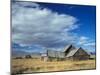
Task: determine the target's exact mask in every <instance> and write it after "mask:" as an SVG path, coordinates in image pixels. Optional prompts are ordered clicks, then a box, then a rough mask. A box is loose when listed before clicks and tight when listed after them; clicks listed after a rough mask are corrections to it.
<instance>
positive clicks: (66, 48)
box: [63, 44, 75, 52]
mask: <svg viewBox="0 0 100 75" xmlns="http://www.w3.org/2000/svg"><path fill="white" fill-rule="evenodd" d="M70 47H73V48H75V47H74V46H73V45H72V44H69V45H67V46H66V47H65V48H64V50H63V52H65V51H66V50H68V49H69V48H70Z"/></svg>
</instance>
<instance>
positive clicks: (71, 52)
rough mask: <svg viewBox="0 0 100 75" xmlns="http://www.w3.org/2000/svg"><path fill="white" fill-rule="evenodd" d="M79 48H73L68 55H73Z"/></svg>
mask: <svg viewBox="0 0 100 75" xmlns="http://www.w3.org/2000/svg"><path fill="white" fill-rule="evenodd" d="M78 50H79V48H78V49H73V50H71V51H70V52H69V53H68V54H67V56H66V57H70V56H73V55H74V54H75V53H76V52H77V51H78Z"/></svg>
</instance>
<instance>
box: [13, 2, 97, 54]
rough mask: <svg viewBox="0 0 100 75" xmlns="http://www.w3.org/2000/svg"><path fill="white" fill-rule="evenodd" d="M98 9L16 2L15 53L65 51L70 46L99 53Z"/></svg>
mask: <svg viewBox="0 0 100 75" xmlns="http://www.w3.org/2000/svg"><path fill="white" fill-rule="evenodd" d="M95 15H96V7H95V6H84V5H70V4H55V3H37V2H35V3H34V2H13V3H12V49H13V50H19V51H26V52H44V51H45V50H46V49H53V50H63V48H64V47H65V46H66V45H68V44H73V45H75V46H76V47H83V48H84V49H86V50H88V51H95V33H96V32H95V26H96V16H95Z"/></svg>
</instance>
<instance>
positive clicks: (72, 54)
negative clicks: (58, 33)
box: [64, 45, 90, 60]
mask: <svg viewBox="0 0 100 75" xmlns="http://www.w3.org/2000/svg"><path fill="white" fill-rule="evenodd" d="M64 53H65V58H66V59H70V60H87V59H89V58H90V55H89V54H88V52H86V51H85V50H84V49H83V48H81V47H80V48H75V47H74V46H73V45H69V46H67V47H66V48H65V50H64Z"/></svg>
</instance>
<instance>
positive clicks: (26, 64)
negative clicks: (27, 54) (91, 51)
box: [12, 59, 95, 74]
mask: <svg viewBox="0 0 100 75" xmlns="http://www.w3.org/2000/svg"><path fill="white" fill-rule="evenodd" d="M81 69H95V60H84V61H68V60H66V61H52V62H44V61H41V60H38V59H12V73H13V74H16V73H34V72H51V71H64V70H66V71H67V70H81Z"/></svg>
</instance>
